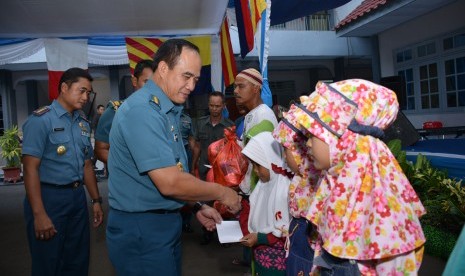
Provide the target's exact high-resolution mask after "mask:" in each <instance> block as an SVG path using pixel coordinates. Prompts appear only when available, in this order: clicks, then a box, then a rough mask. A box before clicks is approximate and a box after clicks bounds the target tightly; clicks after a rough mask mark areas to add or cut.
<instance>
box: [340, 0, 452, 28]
mask: <svg viewBox="0 0 465 276" xmlns="http://www.w3.org/2000/svg"><path fill="white" fill-rule="evenodd" d="M455 1H457V0H428V1H425V0H399V1H392V2H390V1H389V2H388V1H380V2H386V5H384V6H380V7H378V9H376V10H373V11H370V12H368V13H367V14H366V15H363V16H360V17H359V18H357V19H356V20H353V22H350V23H348V24H346V25H344V26H342V27H341V28H340V29H338V30H337V35H339V36H345V37H351V36H355V37H369V36H372V35H376V34H379V33H381V32H383V31H386V30H388V29H390V28H392V27H395V26H398V25H400V24H402V23H404V22H407V21H409V20H412V19H414V18H417V17H419V16H422V15H424V14H427V13H429V12H432V11H434V10H437V9H439V8H441V7H443V6H445V5H448V4H450V3H452V2H455Z"/></svg>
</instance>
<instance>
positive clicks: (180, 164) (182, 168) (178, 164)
mask: <svg viewBox="0 0 465 276" xmlns="http://www.w3.org/2000/svg"><path fill="white" fill-rule="evenodd" d="M176 166H177V167H178V169H179V170H180V171H181V172H182V171H184V167H183V166H182V163H181V162H178V163H177V164H176Z"/></svg>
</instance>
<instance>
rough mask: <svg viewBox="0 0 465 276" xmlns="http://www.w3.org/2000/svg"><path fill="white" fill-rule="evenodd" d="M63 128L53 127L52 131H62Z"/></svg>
mask: <svg viewBox="0 0 465 276" xmlns="http://www.w3.org/2000/svg"><path fill="white" fill-rule="evenodd" d="M64 130H65V128H64V127H57V128H54V129H53V131H64Z"/></svg>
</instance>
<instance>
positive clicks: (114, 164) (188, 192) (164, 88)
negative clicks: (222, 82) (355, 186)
mask: <svg viewBox="0 0 465 276" xmlns="http://www.w3.org/2000/svg"><path fill="white" fill-rule="evenodd" d="M153 60H154V74H153V76H152V79H151V80H149V81H148V82H147V83H146V84H145V86H144V87H142V88H141V89H140V90H139V91H137V92H136V93H133V94H132V95H131V96H130V97H129V98H128V99H126V100H125V101H124V103H123V104H122V105H121V106H120V107H119V109H118V112H117V113H116V115H115V118H114V120H113V125H112V128H111V132H110V145H111V147H110V154H109V158H108V168H109V171H110V172H111V173H110V177H109V184H108V187H109V204H110V211H109V216H108V224H107V232H106V237H107V246H108V253H109V256H110V260H111V262H112V264H113V266H114V267H115V269H116V273H117V274H118V275H166V276H175V275H177V276H180V275H182V273H181V224H182V219H181V215H180V213H179V209H180V208H181V207H182V206H183V205H184V204H185V202H191V203H193V202H196V201H198V202H197V203H196V204H195V206H194V208H193V210H194V212H195V213H196V217H197V219H198V220H199V221H200V222H201V223H202V225H204V226H205V227H206V228H207V229H210V230H213V229H214V228H215V226H216V223H220V222H221V216H220V214H219V213H218V212H217V211H216V210H215V209H213V208H211V207H209V206H207V205H205V204H202V203H201V202H200V201H208V200H218V201H220V202H221V203H223V204H224V205H226V206H228V207H229V208H230V210H231V212H234V213H236V212H238V211H239V209H240V201H241V197H240V196H239V195H238V194H237V193H236V192H235V191H233V190H232V189H230V188H227V187H224V186H221V185H219V184H215V183H209V182H204V181H201V180H199V179H197V178H195V177H194V176H193V175H191V174H189V172H188V166H187V155H186V151H185V149H184V145H183V141H182V136H181V131H180V116H181V112H182V108H183V103H184V102H185V101H186V100H187V98H188V96H189V94H190V93H191V92H192V90H194V88H195V85H196V83H197V81H198V79H199V77H200V69H201V66H202V61H201V58H200V54H199V49H198V47H197V46H196V45H194V44H192V43H191V42H189V41H187V40H183V39H170V40H167V41H166V42H164V43H163V44H162V45H161V46H160V47H159V49H158V51H157V52H156V53H155V56H154V59H153Z"/></svg>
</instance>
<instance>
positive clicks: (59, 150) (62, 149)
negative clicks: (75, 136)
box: [57, 145, 66, 155]
mask: <svg viewBox="0 0 465 276" xmlns="http://www.w3.org/2000/svg"><path fill="white" fill-rule="evenodd" d="M57 153H58V155H63V154H65V153H66V147H65V146H63V145H60V146H58V148H57Z"/></svg>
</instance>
